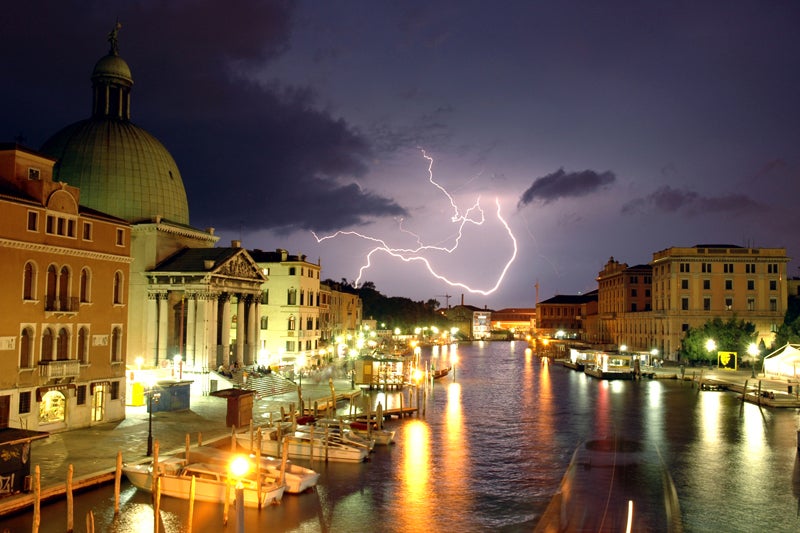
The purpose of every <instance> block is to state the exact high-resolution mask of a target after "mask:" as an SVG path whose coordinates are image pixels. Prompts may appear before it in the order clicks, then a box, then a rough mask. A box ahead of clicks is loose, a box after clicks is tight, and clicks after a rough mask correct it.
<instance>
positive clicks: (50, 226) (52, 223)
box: [45, 215, 56, 235]
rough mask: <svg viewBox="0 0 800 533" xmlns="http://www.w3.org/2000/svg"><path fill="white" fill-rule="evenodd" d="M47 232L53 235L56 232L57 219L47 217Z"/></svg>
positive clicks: (51, 216) (50, 216)
mask: <svg viewBox="0 0 800 533" xmlns="http://www.w3.org/2000/svg"><path fill="white" fill-rule="evenodd" d="M45 232H46V233H49V234H50V235H53V234H54V233H55V232H56V217H54V216H53V215H47V224H46V225H45Z"/></svg>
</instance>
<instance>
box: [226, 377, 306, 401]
mask: <svg viewBox="0 0 800 533" xmlns="http://www.w3.org/2000/svg"><path fill="white" fill-rule="evenodd" d="M232 381H233V382H234V383H235V384H236V386H238V387H239V388H242V389H246V390H252V391H255V393H256V397H258V398H265V397H267V396H277V395H279V394H286V393H287V392H297V384H295V383H294V382H292V381H290V380H288V379H286V378H284V377H282V376H280V375H278V374H276V373H274V372H272V373H270V374H259V375H254V374H250V373H248V374H247V381H245V380H244V372H236V374H235V375H234V376H233V379H232Z"/></svg>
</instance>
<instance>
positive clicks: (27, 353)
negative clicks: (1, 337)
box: [19, 328, 33, 368]
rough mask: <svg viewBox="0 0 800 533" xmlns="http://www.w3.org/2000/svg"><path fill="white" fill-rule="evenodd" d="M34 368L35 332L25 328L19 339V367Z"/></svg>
mask: <svg viewBox="0 0 800 533" xmlns="http://www.w3.org/2000/svg"><path fill="white" fill-rule="evenodd" d="M32 366H33V330H32V329H31V328H25V329H23V330H22V334H21V335H20V338H19V367H20V368H31V367H32Z"/></svg>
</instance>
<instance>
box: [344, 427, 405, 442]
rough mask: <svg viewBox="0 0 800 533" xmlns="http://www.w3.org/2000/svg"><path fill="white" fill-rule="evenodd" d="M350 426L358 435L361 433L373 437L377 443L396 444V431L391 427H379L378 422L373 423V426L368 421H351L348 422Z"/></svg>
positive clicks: (363, 435)
mask: <svg viewBox="0 0 800 533" xmlns="http://www.w3.org/2000/svg"><path fill="white" fill-rule="evenodd" d="M348 425H349V426H350V431H352V432H353V433H355V434H356V435H360V436H362V437H367V438H371V439H373V440H374V441H375V444H378V445H381V446H388V445H389V444H394V435H395V432H394V431H392V430H389V429H378V428H377V427H375V426H377V424H375V423H373V424H372V427H371V428H370V426H369V425H368V424H367V422H359V421H355V422H350V423H349V424H348Z"/></svg>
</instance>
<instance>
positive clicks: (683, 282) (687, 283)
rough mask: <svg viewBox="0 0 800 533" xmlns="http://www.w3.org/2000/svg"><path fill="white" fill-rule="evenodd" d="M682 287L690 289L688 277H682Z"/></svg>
mask: <svg viewBox="0 0 800 533" xmlns="http://www.w3.org/2000/svg"><path fill="white" fill-rule="evenodd" d="M681 289H683V290H688V289H689V280H688V279H682V280H681Z"/></svg>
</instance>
